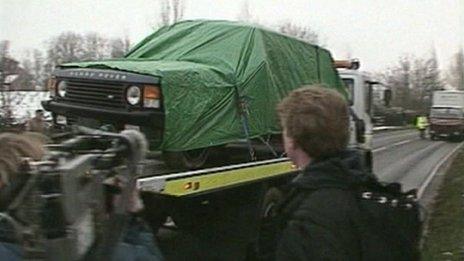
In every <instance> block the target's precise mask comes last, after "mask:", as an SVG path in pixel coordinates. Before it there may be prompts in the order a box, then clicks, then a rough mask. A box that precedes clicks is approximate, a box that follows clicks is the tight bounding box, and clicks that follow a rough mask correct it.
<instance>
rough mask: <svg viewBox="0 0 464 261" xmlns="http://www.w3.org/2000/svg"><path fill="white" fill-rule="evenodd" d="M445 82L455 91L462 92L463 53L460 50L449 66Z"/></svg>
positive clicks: (463, 80) (463, 78) (463, 79)
mask: <svg viewBox="0 0 464 261" xmlns="http://www.w3.org/2000/svg"><path fill="white" fill-rule="evenodd" d="M447 82H448V83H449V84H450V85H451V86H453V87H454V88H455V89H458V90H464V52H463V49H462V48H461V49H459V51H458V52H457V53H456V54H455V55H454V59H453V61H452V62H451V64H450V66H449V69H448V74H447Z"/></svg>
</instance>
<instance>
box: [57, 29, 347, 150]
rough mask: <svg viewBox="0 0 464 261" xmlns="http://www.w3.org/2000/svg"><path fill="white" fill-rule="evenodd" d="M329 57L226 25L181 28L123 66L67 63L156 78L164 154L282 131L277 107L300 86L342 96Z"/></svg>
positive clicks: (163, 33) (160, 34)
mask: <svg viewBox="0 0 464 261" xmlns="http://www.w3.org/2000/svg"><path fill="white" fill-rule="evenodd" d="M332 62H333V61H332V57H331V55H330V53H329V52H328V51H327V50H325V49H323V48H320V47H317V46H315V45H311V44H308V43H306V42H303V41H300V40H297V39H295V38H292V37H287V36H284V35H282V34H279V33H276V32H273V31H269V30H266V29H262V28H258V27H254V26H250V25H246V24H241V23H236V22H228V21H203V20H201V21H198V20H197V21H184V22H180V23H177V24H174V25H172V26H166V27H163V28H161V29H160V30H158V31H157V32H155V33H153V34H152V35H150V36H148V37H147V38H145V39H144V40H143V41H142V42H140V43H139V44H137V45H136V46H135V47H134V48H133V49H132V50H131V51H130V52H129V53H128V54H127V55H126V57H125V58H123V59H118V60H106V61H96V62H82V63H72V64H65V65H63V66H62V67H65V68H66V67H87V68H92V67H94V68H111V69H118V70H124V71H130V72H136V73H142V74H148V75H153V76H157V77H160V78H161V88H162V93H163V99H164V106H165V114H166V118H165V130H164V135H163V142H162V145H161V148H160V149H162V150H168V151H183V150H190V149H196V148H202V147H209V146H215V145H220V144H225V143H229V142H233V141H237V140H239V139H243V138H246V135H245V131H244V117H242V116H241V114H240V113H239V112H240V110H239V107H238V104H240V103H239V102H238V100H239V99H240V100H241V101H242V103H241V104H245V107H246V112H247V113H246V118H247V119H246V121H247V123H248V124H246V126H248V127H247V128H248V129H249V135H250V137H257V136H260V135H266V134H272V133H278V132H280V126H279V123H278V120H277V114H276V111H275V107H276V104H277V103H278V101H279V100H281V99H282V98H283V97H285V96H286V94H287V93H288V92H290V91H291V90H293V89H295V88H298V87H300V86H301V85H304V84H312V83H324V84H326V85H327V86H329V87H330V88H336V89H337V90H339V91H340V92H342V93H343V94H344V95H345V96H346V93H345V88H344V87H343V84H342V82H341V79H340V78H339V76H338V74H337V72H336V70H335V69H334V68H333V65H332Z"/></svg>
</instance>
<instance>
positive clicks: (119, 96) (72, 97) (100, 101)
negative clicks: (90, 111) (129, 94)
mask: <svg viewBox="0 0 464 261" xmlns="http://www.w3.org/2000/svg"><path fill="white" fill-rule="evenodd" d="M66 82H67V89H66V95H65V97H64V100H65V101H68V102H72V103H79V104H87V105H93V106H103V107H111V108H125V107H126V103H125V101H124V86H125V85H124V84H123V83H118V82H107V81H100V82H96V81H95V82H93V81H83V80H76V79H72V80H67V81H66Z"/></svg>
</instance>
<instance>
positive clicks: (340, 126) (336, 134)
mask: <svg viewBox="0 0 464 261" xmlns="http://www.w3.org/2000/svg"><path fill="white" fill-rule="evenodd" d="M277 110H278V114H279V118H280V121H281V124H282V127H283V128H284V129H285V130H286V135H287V136H288V137H290V138H292V139H294V140H295V142H296V144H297V145H298V146H300V147H301V149H302V150H303V151H304V152H305V153H306V154H307V155H308V156H310V157H312V158H315V159H317V158H323V157H327V156H330V155H333V154H335V153H337V152H340V151H342V150H343V149H345V148H346V146H347V144H348V140H349V112H348V104H347V102H346V101H345V99H344V97H343V96H342V95H341V94H339V93H338V92H337V91H335V90H332V89H329V88H327V87H324V86H322V85H311V86H303V87H302V88H299V89H296V90H294V91H292V92H290V94H289V95H288V96H287V97H286V98H285V99H283V100H282V101H281V102H280V104H279V105H278V108H277Z"/></svg>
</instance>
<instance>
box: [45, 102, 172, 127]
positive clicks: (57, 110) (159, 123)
mask: <svg viewBox="0 0 464 261" xmlns="http://www.w3.org/2000/svg"><path fill="white" fill-rule="evenodd" d="M42 107H43V108H44V109H45V110H47V111H50V112H52V113H53V114H55V115H63V116H67V117H76V116H77V117H83V118H93V119H97V120H104V121H111V122H121V123H125V124H133V125H145V126H146V125H148V124H149V125H151V126H153V127H155V128H163V126H164V113H163V112H162V111H152V110H150V111H127V110H121V109H108V108H100V107H90V106H82V105H77V104H69V103H62V102H56V101H54V100H48V101H42Z"/></svg>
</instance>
